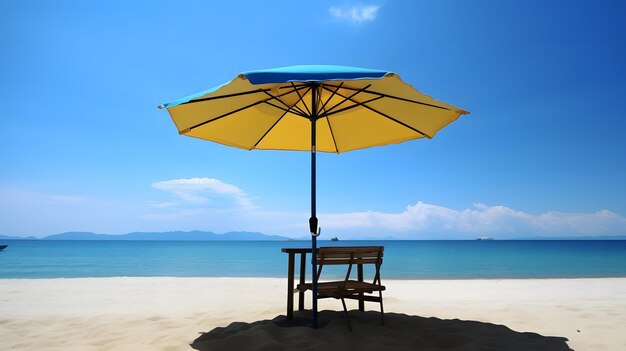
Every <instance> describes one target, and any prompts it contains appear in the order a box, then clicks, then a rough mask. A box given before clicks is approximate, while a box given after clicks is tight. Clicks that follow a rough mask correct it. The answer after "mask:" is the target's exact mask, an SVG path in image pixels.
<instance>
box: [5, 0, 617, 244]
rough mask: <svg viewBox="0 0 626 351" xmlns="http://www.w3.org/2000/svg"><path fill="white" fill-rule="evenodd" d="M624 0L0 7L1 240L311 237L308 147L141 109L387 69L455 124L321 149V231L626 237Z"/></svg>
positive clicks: (359, 234) (40, 3)
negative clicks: (315, 73) (183, 130)
mask: <svg viewBox="0 0 626 351" xmlns="http://www.w3.org/2000/svg"><path fill="white" fill-rule="evenodd" d="M625 15H626V5H625V4H624V3H623V2H621V1H603V2H602V3H599V4H596V3H592V2H589V1H551V2H545V1H497V0H493V1H461V0H459V1H448V0H446V1H429V2H425V1H370V2H351V1H315V2H297V1H263V2H247V1H245V2H240V1H228V2H220V3H218V2H207V1H184V2H175V1H133V2H127V1H100V2H93V1H90V2H85V1H54V2H50V1H0V17H1V19H0V40H1V43H2V52H3V53H2V55H0V77H1V79H0V93H1V94H2V97H3V98H4V101H5V102H4V104H3V108H2V113H1V114H0V121H1V126H2V128H0V167H1V172H0V234H5V235H18V236H26V235H35V236H43V235H48V234H53V233H59V232H65V231H93V232H97V233H112V234H117V233H126V232H131V231H169V230H210V231H215V232H226V231H231V230H248V231H261V232H264V233H268V234H280V235H286V236H291V237H304V236H306V235H307V231H308V230H307V223H306V220H307V218H308V216H309V204H310V198H309V191H310V185H309V181H310V178H309V167H310V160H309V155H308V154H307V153H302V152H279V151H251V152H249V151H242V150H239V149H234V148H228V147H225V146H222V145H218V144H214V143H211V142H206V141H201V140H196V139H193V138H187V137H183V136H179V135H178V133H177V131H176V128H175V127H174V125H173V123H172V122H171V120H170V118H169V116H168V114H167V112H165V111H162V110H158V109H157V108H156V106H157V105H159V104H161V103H164V102H167V101H171V100H174V99H177V98H179V97H182V96H186V95H189V94H192V93H196V92H198V91H202V90H206V89H208V88H211V87H213V86H216V85H219V84H221V83H224V82H227V81H229V80H231V79H232V78H234V77H235V76H236V75H237V74H238V73H239V72H242V71H247V70H253V69H264V68H273V67H281V66H288V65H296V64H337V65H348V66H356V67H364V68H375V69H384V70H390V71H393V72H396V73H398V74H399V75H400V76H401V77H402V79H403V80H404V81H406V82H408V83H410V84H412V85H413V86H414V87H415V88H416V89H418V90H420V91H422V92H424V93H426V94H429V95H431V96H433V97H435V98H437V99H440V100H442V101H445V102H448V103H451V104H453V105H456V106H459V107H461V108H464V109H466V110H469V111H470V112H471V114H470V115H466V116H462V117H461V118H460V119H459V120H458V121H457V122H455V123H453V124H451V125H450V126H448V127H447V128H445V129H443V130H442V131H441V132H440V133H439V134H438V135H437V137H435V138H434V139H433V140H417V141H411V142H406V143H403V144H399V145H393V146H387V147H379V148H372V149H367V150H360V151H353V152H349V153H345V154H340V155H335V154H322V155H319V157H318V212H319V213H320V214H319V217H320V226H321V227H322V228H323V233H324V235H328V236H330V235H333V236H334V235H337V236H340V237H343V238H373V237H387V236H393V237H397V238H416V239H419V238H429V239H437V238H441V239H446V238H473V237H476V236H484V235H488V236H493V237H495V238H511V237H520V236H535V235H543V236H577V235H624V234H626V201H624V199H625V198H626V184H625V183H626V181H625V179H626V154H625V152H624V151H625V150H626V137H624V132H625V131H626V118H625V117H624V113H623V112H622V111H621V106H620V103H621V102H623V101H626V65H624V62H626V48H625V46H626V26H624V25H623V23H622V22H623V18H624V16H625Z"/></svg>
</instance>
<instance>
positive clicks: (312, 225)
mask: <svg viewBox="0 0 626 351" xmlns="http://www.w3.org/2000/svg"><path fill="white" fill-rule="evenodd" d="M311 92H312V94H311V95H312V97H311V100H312V103H311V106H312V108H311V112H312V113H311V218H309V229H310V231H311V265H312V275H311V276H312V277H313V279H312V280H313V281H312V284H311V285H312V286H311V292H312V295H313V299H312V303H313V306H312V310H313V329H317V236H318V235H319V232H318V230H317V216H316V198H315V197H316V192H317V191H316V189H315V183H316V179H315V175H316V169H315V154H316V151H317V150H316V142H317V137H316V135H315V129H316V128H315V122H316V120H317V86H316V85H315V84H313V87H312V89H311Z"/></svg>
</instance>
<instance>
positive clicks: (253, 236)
mask: <svg viewBox="0 0 626 351" xmlns="http://www.w3.org/2000/svg"><path fill="white" fill-rule="evenodd" d="M0 239H12V240H20V239H22V240H152V241H159V240H162V241H176V240H180V241H216V240H232V241H245V240H253V241H286V240H293V239H290V238H287V237H284V236H279V235H267V234H263V233H255V232H228V233H223V234H216V233H213V232H203V231H191V232H182V231H179V232H161V233H158V232H133V233H128V234H120V235H115V234H96V233H91V232H67V233H60V234H53V235H48V236H45V237H42V238H36V237H34V236H29V237H19V236H8V235H0Z"/></svg>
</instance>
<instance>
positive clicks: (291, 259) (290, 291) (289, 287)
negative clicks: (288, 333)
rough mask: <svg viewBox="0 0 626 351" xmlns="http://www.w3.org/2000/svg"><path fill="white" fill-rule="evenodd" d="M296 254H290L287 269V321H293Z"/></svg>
mask: <svg viewBox="0 0 626 351" xmlns="http://www.w3.org/2000/svg"><path fill="white" fill-rule="evenodd" d="M294 256H295V254H294V253H292V252H290V253H289V262H288V264H289V265H288V268H287V319H293V275H294V274H293V273H294V272H293V270H294V267H293V266H294V259H295V257H294Z"/></svg>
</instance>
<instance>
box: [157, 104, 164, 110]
mask: <svg viewBox="0 0 626 351" xmlns="http://www.w3.org/2000/svg"><path fill="white" fill-rule="evenodd" d="M157 108H158V109H159V110H162V109H164V108H165V106H163V105H159V106H157Z"/></svg>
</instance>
